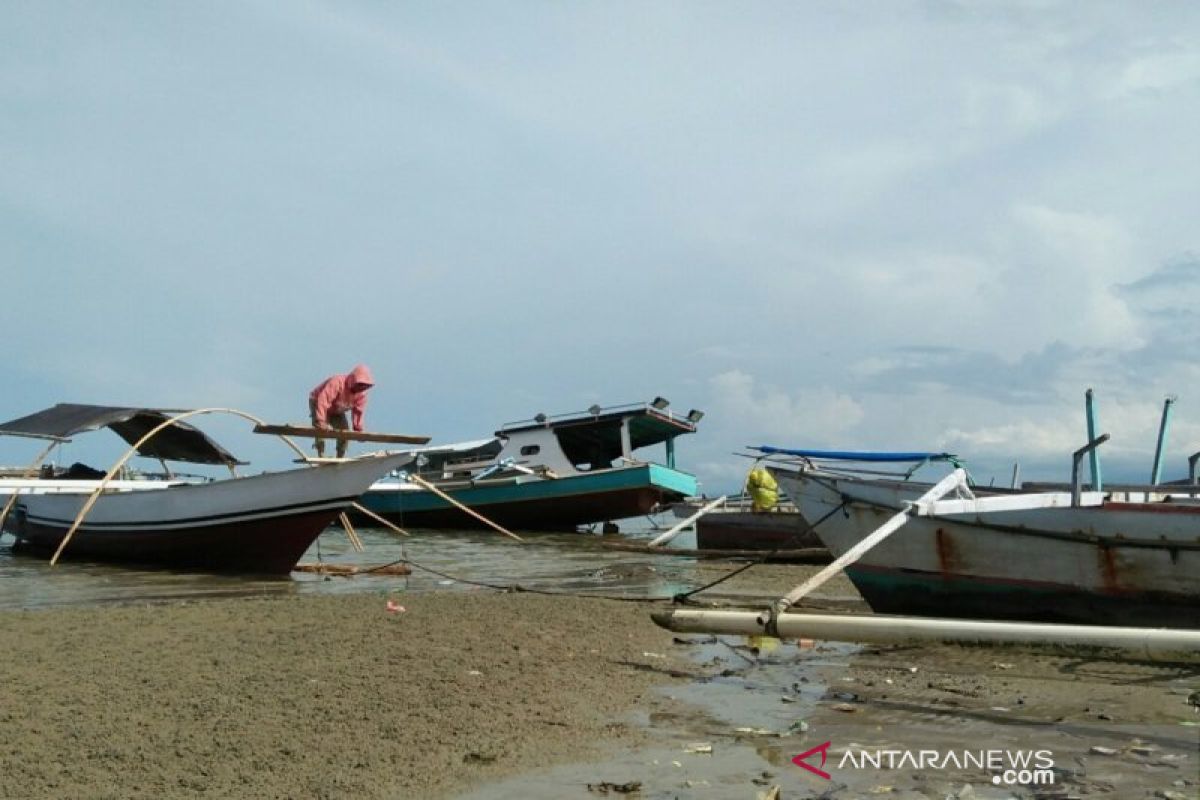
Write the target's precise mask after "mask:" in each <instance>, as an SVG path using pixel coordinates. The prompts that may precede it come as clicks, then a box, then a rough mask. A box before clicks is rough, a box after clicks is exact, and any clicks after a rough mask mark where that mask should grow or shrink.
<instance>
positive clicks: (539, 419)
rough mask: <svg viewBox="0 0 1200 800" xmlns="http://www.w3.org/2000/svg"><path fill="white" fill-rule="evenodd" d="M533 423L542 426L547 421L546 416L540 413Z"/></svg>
mask: <svg viewBox="0 0 1200 800" xmlns="http://www.w3.org/2000/svg"><path fill="white" fill-rule="evenodd" d="M533 421H534V422H536V423H537V424H538V425H541V424H543V423H544V422H545V421H546V415H545V414H543V413H542V412H540V411H539V412H538V413H537V414H536V415H535V416H534V418H533Z"/></svg>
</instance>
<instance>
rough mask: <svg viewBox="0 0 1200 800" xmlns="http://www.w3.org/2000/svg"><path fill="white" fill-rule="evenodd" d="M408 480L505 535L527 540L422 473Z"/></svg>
mask: <svg viewBox="0 0 1200 800" xmlns="http://www.w3.org/2000/svg"><path fill="white" fill-rule="evenodd" d="M408 480H410V481H412V482H413V483H415V484H417V485H418V486H420V487H422V488H424V489H428V490H429V491H431V492H433V493H434V494H436V495H437V496H438V497H440V498H442V499H443V500H445V501H446V502H447V503H450V504H451V505H453V506H456V507H458V508H460V509H461V510H463V511H465V512H467V513H468V514H470V515H471V516H472V517H474V518H475V519H477V520H479V521H480V522H483V523H485V524H486V525H488V526H490V527H492V528H495V529H496V530H498V531H500V532H501V533H503V534H504V535H505V536H507V537H509V538H510V539H516V540H517V541H518V542H522V543H524V541H525V540H524V539H522V538H521V537H520V536H517V535H516V534H515V533H513V532H512V531H510V530H507V529H506V528H502V527H500V526H499V525H497V524H496V523H495V522H492V521H491V520H490V519H488V518H487V517H485V516H484V515H483V514H480V513H478V512H476V511H473V510H472V509H470V508H467V507H466V506H465V505H463V504H462V503H460V502H458V501H457V500H455V499H454V498H453V497H451V496H450V495H448V494H446V493H445V492H443V491H442V490H441V489H439V488H438V487H436V486H434V485H433V484H432V483H430V482H429V481H427V480H425V479H424V478H422V477H421V476H420V475H409V476H408Z"/></svg>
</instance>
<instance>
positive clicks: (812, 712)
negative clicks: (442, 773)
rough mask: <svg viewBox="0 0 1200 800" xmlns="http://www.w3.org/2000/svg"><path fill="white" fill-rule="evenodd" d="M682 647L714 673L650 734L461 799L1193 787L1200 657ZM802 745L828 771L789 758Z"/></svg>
mask: <svg viewBox="0 0 1200 800" xmlns="http://www.w3.org/2000/svg"><path fill="white" fill-rule="evenodd" d="M681 641H686V642H688V643H687V644H681V643H679V642H681ZM676 649H677V652H676V655H681V656H683V657H684V658H685V659H686V660H688V661H690V662H692V663H693V664H696V665H700V666H702V667H703V669H704V671H705V673H706V674H708V675H710V676H711V677H709V678H706V679H703V680H697V681H693V682H691V683H688V684H683V685H676V686H671V687H667V688H664V689H662V690H660V692H659V695H658V696H657V697H655V698H653V699H652V700H651V701H650V702H649V704H648V708H646V709H643V710H642V711H640V712H638V713H637V714H636V715H635V716H634V721H635V722H636V723H637V724H638V725H639V726H640V727H641V728H642V730H644V731H645V732H646V733H647V734H648V737H649V740H650V743H649V744H647V745H645V746H642V747H638V748H623V749H612V750H610V751H609V752H608V753H606V754H605V755H603V756H602V757H599V758H597V759H594V760H592V761H589V762H587V763H577V764H568V765H563V766H560V767H554V768H551V769H547V770H543V771H539V772H537V773H533V774H526V775H520V776H516V777H513V778H509V779H507V780H503V781H497V782H494V783H492V784H490V785H487V786H483V787H479V788H476V789H474V790H472V791H470V792H467V793H465V794H461V795H458V796H457V797H458V798H459V800H516V799H517V798H572V797H581V798H582V797H586V798H599V797H631V798H653V799H654V800H659V799H660V798H661V799H662V800H667V798H678V799H679V800H685V799H687V798H696V799H697V800H701V799H706V798H722V800H724V799H725V798H748V799H751V800H753V798H758V797H765V796H766V794H767V792H768V791H769V790H770V789H771V788H772V787H779V789H780V797H782V798H800V797H829V798H873V797H886V798H889V800H919V799H920V798H936V800H946V798H950V800H967V798H975V799H976V800H987V799H988V798H995V799H996V800H999V799H1000V798H1068V797H1078V798H1087V797H1106V798H1111V797H1122V798H1124V797H1163V798H1184V799H1185V800H1190V799H1191V798H1196V797H1200V766H1198V764H1200V727H1193V726H1194V725H1195V724H1196V723H1197V722H1200V713H1197V712H1196V710H1195V709H1193V708H1192V707H1191V706H1190V705H1189V703H1190V701H1188V700H1187V698H1188V697H1190V696H1191V694H1190V693H1191V692H1193V691H1195V690H1196V689H1197V688H1200V668H1192V667H1179V666H1169V665H1147V664H1130V663H1120V662H1103V661H1080V660H1071V659H1068V658H1064V657H1057V656H1044V655H1039V654H1032V653H1013V652H1010V651H1004V650H993V649H986V648H976V649H972V648H956V647H942V646H931V647H924V648H918V647H909V648H882V649H881V648H868V647H862V646H857V645H848V644H836V643H817V644H816V646H812V647H799V646H797V645H796V644H794V643H778V642H775V641H774V640H760V639H756V638H749V639H748V638H742V637H704V636H687V637H678V638H677V644H676ZM1193 719H1194V720H1195V722H1193V721H1192V720H1193ZM826 744H827V746H826V747H825V749H824V753H825V755H826V757H827V760H826V761H825V762H824V763H822V760H821V752H822V751H821V749H820V748H821V746H822V745H826ZM806 752H812V755H811V756H810V757H809V758H807V759H805V763H808V764H810V765H811V766H813V767H815V768H817V769H818V770H821V769H822V768H823V770H822V771H823V772H824V773H826V774H827V775H828V776H829V777H828V778H825V777H822V776H821V775H818V774H816V773H815V772H812V771H809V770H806V769H804V768H802V767H800V766H798V765H797V764H795V763H793V761H792V759H793V757H795V756H798V755H800V754H803V753H806ZM864 753H865V754H866V755H865V757H864ZM905 753H908V754H909V755H908V759H909V760H907V761H906V760H905V755H904V754H905ZM922 753H924V755H922ZM970 758H978V759H980V762H979V763H971V762H970V761H969V760H967V759H970ZM870 759H876V760H877V762H878V763H877V764H872V763H871V762H870ZM889 759H890V761H889ZM922 759H923V760H922ZM983 759H989V761H988V762H987V768H981V767H980V766H979V764H980V763H984V762H983ZM1022 759H1027V760H1026V761H1024V762H1023V761H1022ZM1023 763H1024V764H1026V765H1033V766H1038V765H1044V766H1045V767H1046V768H1045V769H1042V770H1038V771H1035V770H1032V769H1028V770H1026V771H1024V772H1022V770H1021V766H1022V764H1023ZM635 784H636V785H637V787H638V788H637V791H636V792H629V793H626V792H623V791H618V789H628V788H631V787H632V786H633V785H635ZM1156 793H1157V794H1156Z"/></svg>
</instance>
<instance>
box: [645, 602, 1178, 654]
mask: <svg viewBox="0 0 1200 800" xmlns="http://www.w3.org/2000/svg"><path fill="white" fill-rule="evenodd" d="M650 616H651V619H653V620H654V622H655V624H656V625H658V626H660V627H663V628H666V629H667V630H670V631H675V632H678V633H708V634H733V635H748V636H762V635H766V634H768V630H769V629H768V625H769V623H770V619H769V618H770V615H769V614H768V613H764V612H756V611H707V610H693V609H679V608H674V609H670V610H667V611H661V612H657V613H653V614H651V615H650ZM775 630H776V631H777V632H778V633H777V635H778V636H779V637H780V638H785V639H799V638H805V639H832V640H834V641H846V642H871V643H880V644H899V643H907V642H928V641H938V642H953V643H959V644H1001V645H1051V646H1054V645H1057V646H1059V647H1071V648H1080V647H1083V648H1110V649H1116V650H1121V651H1124V652H1127V653H1129V654H1131V655H1135V656H1138V657H1144V658H1150V659H1155V660H1187V661H1194V660H1197V659H1200V630H1183V629H1169V628H1123V627H1108V626H1101V625H1057V624H1050V623H1035V622H994V621H983V620H966V619H939V618H922V617H893V616H886V615H879V616H848V615H836V614H781V615H779V616H778V617H776V618H775Z"/></svg>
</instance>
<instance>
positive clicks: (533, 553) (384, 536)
mask: <svg viewBox="0 0 1200 800" xmlns="http://www.w3.org/2000/svg"><path fill="white" fill-rule="evenodd" d="M356 530H357V532H358V535H359V538H360V539H361V540H362V542H363V545H364V551H363V552H361V553H358V552H355V551H354V550H353V549H352V548H351V547H350V544H349V542H348V540H347V538H346V535H345V533H344V532H343V531H342V530H340V529H338V528H331V529H330V530H328V531H326V532H325V533H324V534H322V535H321V536H320V538H318V540H317V541H316V542H315V543H314V545H313V547H311V548H310V549H309V551H308V552H307V553H306V554H305V555H304V557H303V558H302V559H301V563H314V562H318V561H323V562H328V563H333V564H353V565H357V566H378V565H382V564H388V563H392V562H395V561H397V560H398V559H406V560H411V561H412V562H414V563H415V564H418V565H420V566H421V567H426V568H428V569H429V570H434V571H436V572H430V571H426V570H424V569H420V568H416V567H414V569H413V572H412V574H411V575H409V576H395V575H358V576H353V577H338V576H328V577H327V576H321V575H316V574H313V573H305V572H293V573H292V574H291V576H289V577H281V578H264V577H247V576H231V575H209V574H205V573H196V572H176V571H170V570H162V569H138V568H133V567H129V566H122V565H113V564H105V563H98V562H87V561H74V560H64V561H62V562H60V564H59V565H58V566H56V567H51V566H50V565H49V563H48V562H47V561H46V559H44V558H40V557H37V556H33V555H27V554H24V553H14V552H13V550H12V537H11V536H8V535H5V536H4V537H3V538H2V539H0V608H39V607H47V606H64V605H88V604H93V603H110V602H128V601H136V600H161V599H193V598H196V599H198V598H203V597H248V596H288V595H294V594H311V593H341V592H362V591H380V592H387V591H392V590H396V589H404V590H409V591H430V590H445V589H470V588H472V584H470V583H466V581H473V582H478V583H484V584H489V585H496V586H512V585H520V586H522V587H524V588H529V589H538V590H554V591H566V592H583V593H589V594H604V595H612V596H628V597H670V596H671V595H672V594H674V593H676V592H678V591H681V590H684V589H686V588H688V587H690V586H693V585H695V583H696V579H695V575H694V565H695V561H694V560H693V559H690V558H678V557H672V556H652V555H643V554H640V553H628V552H621V551H617V550H610V549H607V548H605V547H603V545H602V537H600V536H596V535H591V534H586V533H584V534H579V533H564V534H545V533H523V534H521V535H522V537H523V538H525V540H526V543H525V544H524V545H521V544H519V543H517V542H513V541H511V540H510V539H508V538H507V537H504V536H502V535H500V534H498V533H491V532H484V531H422V530H413V531H411V532H410V533H411V534H412V535H411V536H408V537H402V536H400V535H399V534H395V533H392V532H390V531H387V530H384V529H374V528H356ZM633 535H634V536H637V535H638V534H636V533H635V534H633ZM645 535H649V534H648V533H647V534H645ZM691 535H692V534H684V536H682V537H680V539H679V540H677V541H678V543H679V546H681V547H690V546H694V545H691V544H688V542H687V539H686V538H685V537H688V536H691ZM436 573H442V574H436Z"/></svg>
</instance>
